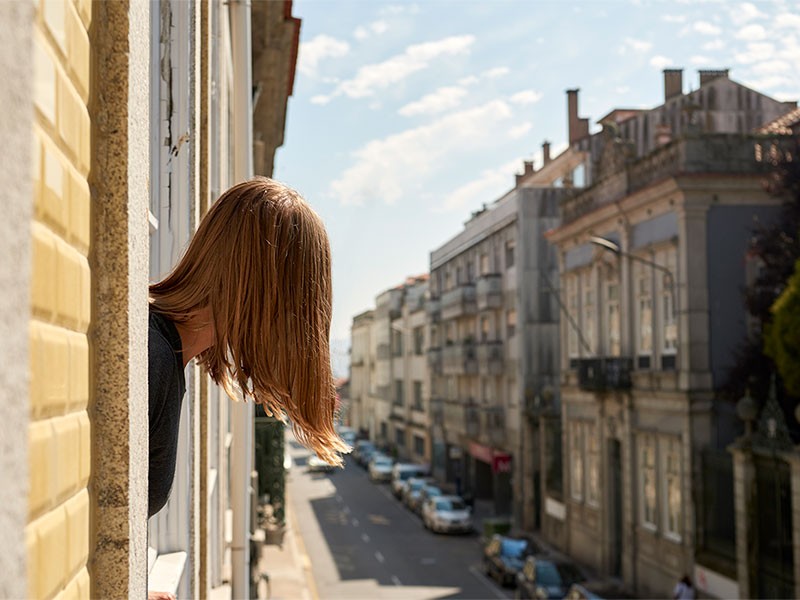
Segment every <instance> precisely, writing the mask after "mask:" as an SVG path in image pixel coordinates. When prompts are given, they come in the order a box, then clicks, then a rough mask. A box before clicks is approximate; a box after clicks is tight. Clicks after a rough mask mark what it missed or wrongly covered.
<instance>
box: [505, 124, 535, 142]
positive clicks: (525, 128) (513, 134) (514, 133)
mask: <svg viewBox="0 0 800 600" xmlns="http://www.w3.org/2000/svg"><path fill="white" fill-rule="evenodd" d="M532 127H533V123H531V122H530V121H525V122H524V123H520V124H519V125H514V127H512V128H511V129H509V130H508V137H510V138H511V139H512V140H518V139H519V138H521V137H523V136H524V135H525V134H526V133H528V132H529V131H530V130H531V128H532Z"/></svg>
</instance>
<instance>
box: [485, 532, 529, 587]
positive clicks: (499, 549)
mask: <svg viewBox="0 0 800 600" xmlns="http://www.w3.org/2000/svg"><path fill="white" fill-rule="evenodd" d="M539 552H541V548H539V547H538V546H537V545H536V544H535V543H534V542H533V541H532V540H529V539H526V538H513V537H507V536H503V535H499V534H495V535H493V536H492V537H491V538H490V539H489V541H488V542H487V544H486V546H484V548H483V570H484V572H485V573H486V575H488V576H489V577H491V578H493V579H495V580H497V582H498V583H500V585H503V586H509V587H514V586H515V585H516V583H517V573H519V571H520V570H521V569H522V567H523V565H524V564H525V559H526V558H527V557H528V556H530V555H532V554H537V553H539Z"/></svg>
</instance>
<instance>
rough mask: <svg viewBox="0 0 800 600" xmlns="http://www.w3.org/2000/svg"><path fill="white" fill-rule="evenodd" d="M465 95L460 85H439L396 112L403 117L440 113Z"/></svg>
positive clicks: (457, 103) (452, 106)
mask: <svg viewBox="0 0 800 600" xmlns="http://www.w3.org/2000/svg"><path fill="white" fill-rule="evenodd" d="M466 95H467V90H465V89H464V88H461V87H456V86H448V87H440V88H439V89H437V90H436V91H434V92H432V93H430V94H427V95H426V96H423V97H422V98H420V99H419V100H417V101H416V102H410V103H409V104H406V105H405V106H403V107H402V108H400V110H398V111H397V112H398V113H400V114H401V115H403V116H404V117H412V116H415V115H425V114H435V113H440V112H442V111H445V110H447V109H450V108H455V107H456V106H458V105H459V104H461V99H462V98H463V97H464V96H466Z"/></svg>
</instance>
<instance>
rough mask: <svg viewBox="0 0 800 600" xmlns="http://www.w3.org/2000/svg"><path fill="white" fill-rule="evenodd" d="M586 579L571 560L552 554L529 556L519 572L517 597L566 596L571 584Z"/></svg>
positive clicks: (542, 598) (533, 599) (534, 599)
mask: <svg viewBox="0 0 800 600" xmlns="http://www.w3.org/2000/svg"><path fill="white" fill-rule="evenodd" d="M583 581H586V576H585V575H584V574H583V573H582V572H581V570H580V569H578V567H576V566H575V565H574V564H572V563H571V562H568V561H566V560H563V559H560V558H555V557H550V556H529V557H527V558H526V559H525V564H524V565H523V567H522V569H521V570H520V572H519V573H517V598H530V599H531V600H539V599H540V600H544V599H545V598H547V599H552V598H558V599H559V600H560V599H561V598H564V597H565V596H566V595H567V591H568V590H569V588H570V586H571V585H573V584H575V583H580V582H583Z"/></svg>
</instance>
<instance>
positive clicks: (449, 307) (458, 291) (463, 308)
mask: <svg viewBox="0 0 800 600" xmlns="http://www.w3.org/2000/svg"><path fill="white" fill-rule="evenodd" d="M441 303H442V319H457V318H458V317H463V316H467V315H474V314H475V312H476V310H477V305H476V303H475V284H473V283H467V284H464V285H460V286H458V287H457V288H455V289H452V290H449V291H447V292H445V293H444V294H442V301H441Z"/></svg>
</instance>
